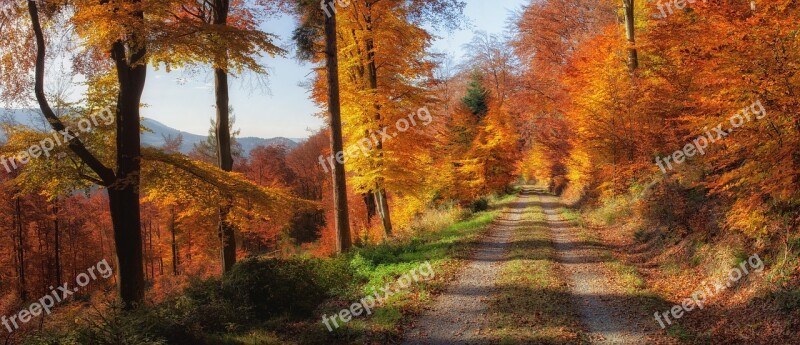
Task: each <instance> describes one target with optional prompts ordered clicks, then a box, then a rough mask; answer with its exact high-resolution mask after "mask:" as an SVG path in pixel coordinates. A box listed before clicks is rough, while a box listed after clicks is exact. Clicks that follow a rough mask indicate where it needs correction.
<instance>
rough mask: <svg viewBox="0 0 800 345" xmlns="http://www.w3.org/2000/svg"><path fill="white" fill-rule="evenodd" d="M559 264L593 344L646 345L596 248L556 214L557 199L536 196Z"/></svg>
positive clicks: (599, 250) (600, 249)
mask: <svg viewBox="0 0 800 345" xmlns="http://www.w3.org/2000/svg"><path fill="white" fill-rule="evenodd" d="M539 198H541V201H542V205H544V210H545V214H546V215H547V221H548V223H549V224H550V229H551V231H552V234H553V242H554V245H555V248H556V250H558V253H559V258H560V262H561V263H562V264H563V266H564V268H565V272H567V274H568V277H567V281H568V282H569V285H570V289H571V290H572V295H573V300H574V301H575V302H574V303H575V305H577V306H578V310H579V311H580V315H581V320H582V321H583V323H584V326H585V327H586V328H587V329H588V331H589V339H590V341H591V342H592V343H593V344H637V345H638V344H647V340H646V339H647V337H646V334H644V332H641V331H639V330H642V329H646V328H643V325H641V320H632V319H631V316H630V310H629V309H628V308H626V306H625V303H626V297H625V293H624V292H621V288H620V287H619V286H617V284H615V283H614V282H613V281H611V280H610V279H609V278H608V275H607V274H606V271H605V267H604V265H603V262H604V261H605V259H604V256H603V255H602V254H603V253H602V251H603V249H602V248H601V246H600V245H598V244H596V243H591V242H588V243H587V242H585V241H582V240H581V239H580V238H579V236H578V231H577V229H576V227H575V225H574V224H572V223H571V222H566V221H564V220H563V219H562V218H561V217H560V216H559V212H558V210H557V209H558V207H560V204H559V199H558V198H557V197H555V196H552V195H544V194H540V195H539Z"/></svg>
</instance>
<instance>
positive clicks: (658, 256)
mask: <svg viewBox="0 0 800 345" xmlns="http://www.w3.org/2000/svg"><path fill="white" fill-rule="evenodd" d="M726 205H727V203H726V202H725V200H722V199H721V198H720V197H710V196H708V195H707V194H706V192H705V191H704V190H702V189H700V188H698V187H687V186H685V185H682V184H681V183H678V182H675V181H664V180H659V181H656V182H653V183H652V184H649V185H633V186H632V187H631V188H630V189H629V190H628V192H627V193H625V194H622V195H616V196H613V197H606V198H603V199H600V200H595V201H594V204H591V205H589V206H587V207H584V209H583V212H582V214H581V217H582V218H583V219H584V220H585V221H586V223H587V224H588V226H589V227H590V228H593V229H595V230H600V231H598V233H603V236H604V237H605V240H610V241H612V242H615V244H617V245H619V246H620V248H621V249H620V250H618V252H617V255H615V256H616V257H617V259H618V260H615V261H614V264H613V265H612V266H618V267H616V268H615V270H616V271H618V272H620V274H621V275H622V276H627V277H629V278H630V286H631V287H635V286H637V285H638V286H641V285H642V283H646V285H648V286H653V287H655V288H654V289H653V292H655V293H657V294H658V295H659V296H661V297H662V298H664V299H665V300H670V301H673V302H675V301H680V300H681V299H683V298H685V297H686V296H689V295H690V294H692V293H693V292H694V291H696V290H697V289H699V288H701V287H702V286H704V282H708V281H717V280H722V279H725V278H727V277H728V274H729V273H730V272H731V270H732V269H733V268H735V267H737V266H738V265H739V264H740V263H742V262H743V261H744V260H746V259H747V258H748V257H750V256H753V255H759V257H760V258H761V259H762V260H763V262H764V265H765V267H766V269H765V271H764V273H763V274H761V273H758V274H749V275H747V276H746V277H744V278H743V279H742V280H741V282H738V283H737V284H735V285H733V286H732V287H731V288H730V289H726V290H725V291H724V292H721V293H720V295H719V296H715V298H714V300H713V301H710V302H709V304H710V307H709V308H708V309H707V310H705V311H702V312H695V313H692V314H691V315H689V316H687V317H685V318H683V319H682V320H681V322H680V324H676V325H673V326H672V327H671V328H669V329H668V330H667V334H669V335H671V336H672V337H674V338H676V339H677V340H679V341H681V342H689V343H693V342H702V341H701V339H706V340H707V339H715V340H717V341H720V340H724V341H749V342H753V340H754V338H753V337H755V339H761V338H760V337H762V336H763V333H764V332H765V330H766V329H769V330H770V332H775V333H770V336H772V337H781V336H785V335H786V334H795V333H793V332H797V331H798V326H800V325H797V324H795V323H796V322H794V321H791V320H796V319H797V318H798V317H800V314H798V309H797V306H800V293H798V291H800V261H798V255H799V254H800V241H798V239H797V235H792V234H790V233H788V232H787V233H786V234H780V233H773V234H772V235H770V236H765V235H753V234H750V233H745V232H744V231H745V230H737V229H732V228H731V227H730V225H729V224H728V223H726V218H725V217H726V215H727V213H728V212H729V210H730V207H729V206H726ZM793 236H794V237H793ZM618 262H621V263H618ZM631 267H633V268H636V269H635V270H633V271H632V270H630V268H631ZM642 272H644V273H645V274H644V275H642V274H641V273H642ZM643 276H646V277H647V278H646V279H645V280H640V277H643ZM709 315H714V319H722V320H729V321H731V320H734V319H735V320H737V323H742V324H749V326H748V327H749V329H748V331H747V332H745V331H742V330H737V329H735V328H724V327H723V328H713V332H710V331H708V329H710V328H712V327H714V326H713V325H712V324H710V322H711V321H709ZM756 343H757V342H756Z"/></svg>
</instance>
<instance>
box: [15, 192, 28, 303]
mask: <svg viewBox="0 0 800 345" xmlns="http://www.w3.org/2000/svg"><path fill="white" fill-rule="evenodd" d="M14 214H15V215H16V222H15V223H16V224H15V225H16V230H17V240H18V241H19V242H17V264H19V267H18V269H19V270H18V273H19V274H18V275H17V276H18V279H19V282H18V283H19V297H20V299H22V301H27V300H28V289H27V282H26V281H25V231H24V229H25V227H24V226H23V224H22V201H21V200H20V198H19V197H15V198H14Z"/></svg>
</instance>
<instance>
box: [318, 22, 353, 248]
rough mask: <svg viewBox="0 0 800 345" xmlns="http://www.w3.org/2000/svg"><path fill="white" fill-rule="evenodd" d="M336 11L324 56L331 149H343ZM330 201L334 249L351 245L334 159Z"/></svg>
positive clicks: (342, 182)
mask: <svg viewBox="0 0 800 345" xmlns="http://www.w3.org/2000/svg"><path fill="white" fill-rule="evenodd" d="M336 39H337V36H336V12H332V13H330V15H329V16H326V17H325V57H326V59H325V60H326V68H327V72H328V112H329V113H330V120H331V152H332V153H333V154H334V155H336V154H337V153H338V152H344V140H343V138H342V114H341V112H342V111H341V104H340V99H339V57H338V52H339V49H338V47H337V42H336ZM333 203H334V216H335V218H336V219H335V226H336V251H337V252H339V253H341V252H344V251H347V250H349V249H350V248H351V247H352V246H353V243H352V239H351V238H350V218H349V214H348V211H349V209H348V207H347V180H346V176H345V169H344V164H343V163H340V162H339V161H338V160H334V164H333Z"/></svg>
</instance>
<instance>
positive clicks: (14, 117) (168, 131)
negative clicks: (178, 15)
mask: <svg viewBox="0 0 800 345" xmlns="http://www.w3.org/2000/svg"><path fill="white" fill-rule="evenodd" d="M0 121H14V122H16V123H19V124H23V125H26V126H29V127H33V128H37V129H42V130H49V128H48V125H47V122H45V121H44V119H43V117H42V115H41V112H39V111H38V110H34V109H13V110H9V109H3V110H0ZM142 125H143V126H144V127H145V128H147V129H148V131H145V132H144V133H142V145H144V146H152V147H158V146H161V145H164V142H165V138H176V137H177V136H178V135H183V145H181V149H180V150H181V152H183V153H189V151H191V150H192V148H193V147H194V145H195V144H197V143H200V142H203V141H205V140H206V136H205V135H198V134H192V133H188V132H184V131H181V130H177V129H175V128H172V127H169V126H167V125H165V124H163V123H161V122H158V121H156V120H153V119H148V118H143V119H142ZM0 140H5V133H2V131H0ZM236 140H237V141H239V143H241V144H242V150H243V151H244V155H245V156H248V155H250V151H252V150H253V149H255V148H256V147H258V146H274V145H284V146H286V147H288V148H290V149H291V148H294V147H296V146H297V145H298V144H299V143H301V142H303V141H305V139H289V138H283V137H277V138H267V139H265V138H255V137H244V138H236Z"/></svg>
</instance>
